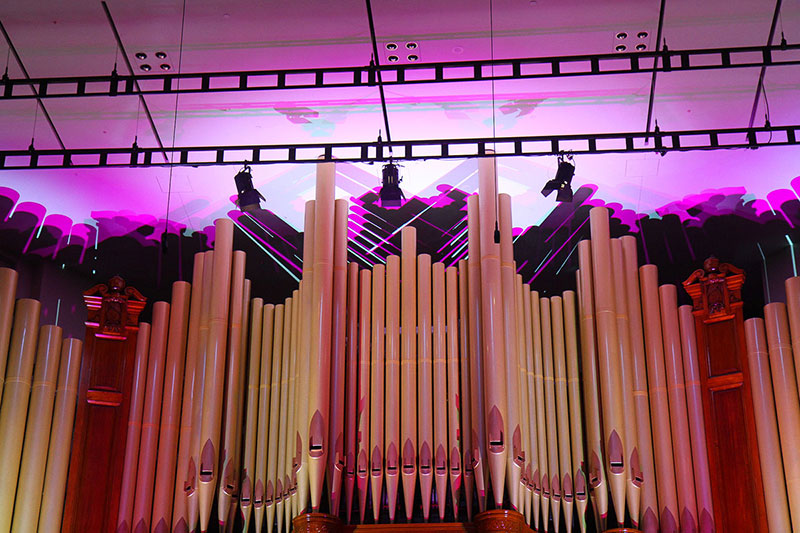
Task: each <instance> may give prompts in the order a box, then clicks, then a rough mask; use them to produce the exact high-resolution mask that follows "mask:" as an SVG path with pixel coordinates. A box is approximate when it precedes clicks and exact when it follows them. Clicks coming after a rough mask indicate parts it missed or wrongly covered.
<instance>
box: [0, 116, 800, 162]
mask: <svg viewBox="0 0 800 533" xmlns="http://www.w3.org/2000/svg"><path fill="white" fill-rule="evenodd" d="M648 138H649V139H650V140H649V141H648V140H647V139H648ZM798 139H800V125H792V126H771V127H761V128H729V129H706V130H683V131H669V132H668V131H658V130H656V131H655V132H651V133H647V132H634V133H594V134H583V135H556V136H532V137H497V138H471V139H438V140H411V141H395V142H393V143H391V147H392V151H393V157H394V159H396V160H420V159H460V158H470V157H481V156H485V155H487V154H488V153H490V150H494V151H495V154H496V155H497V156H544V155H553V154H558V153H560V152H571V153H573V154H608V153H635V152H656V153H661V154H662V155H664V154H666V153H667V152H684V151H695V150H721V149H735V148H750V149H756V148H761V147H768V146H790V145H798V144H800V142H798ZM388 148H389V143H386V142H384V143H377V142H374V141H372V142H350V143H326V144H299V145H290V144H281V145H263V146H259V145H244V146H195V147H175V148H166V152H167V154H168V155H169V156H170V161H172V162H163V161H162V160H161V157H158V158H154V157H153V156H154V155H158V154H161V153H162V150H161V148H140V147H137V146H132V147H129V148H81V149H73V150H59V149H53V150H33V151H31V150H2V151H0V170H9V169H51V168H108V167H131V168H139V167H155V166H169V165H175V166H194V167H199V166H212V165H241V164H243V163H244V162H247V163H249V164H274V163H315V162H319V161H321V160H322V161H325V160H328V161H330V160H334V159H335V160H337V161H340V162H346V161H361V162H368V163H375V162H382V161H386V160H387V159H388V157H389V150H388Z"/></svg>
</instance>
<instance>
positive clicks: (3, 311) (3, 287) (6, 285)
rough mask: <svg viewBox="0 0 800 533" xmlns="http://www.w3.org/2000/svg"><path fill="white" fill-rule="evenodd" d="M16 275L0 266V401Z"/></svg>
mask: <svg viewBox="0 0 800 533" xmlns="http://www.w3.org/2000/svg"><path fill="white" fill-rule="evenodd" d="M18 277H19V276H18V274H17V271H16V270H14V269H11V268H5V267H2V268H0V402H2V399H3V383H4V382H5V379H6V362H7V361H8V343H9V341H10V340H11V325H12V323H13V319H14V298H15V297H16V294H17V279H18Z"/></svg>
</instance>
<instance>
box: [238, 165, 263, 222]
mask: <svg viewBox="0 0 800 533" xmlns="http://www.w3.org/2000/svg"><path fill="white" fill-rule="evenodd" d="M233 181H235V182H236V192H237V194H238V199H237V200H236V205H237V206H238V207H239V209H240V210H242V211H244V212H246V213H250V212H254V211H258V210H260V209H261V200H266V198H264V197H263V196H262V195H261V193H260V192H258V191H257V190H256V189H255V187H253V175H252V174H250V167H249V166H248V165H245V166H244V168H242V170H240V171H239V173H238V174H236V176H234V178H233Z"/></svg>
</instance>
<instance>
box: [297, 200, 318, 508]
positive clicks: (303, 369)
mask: <svg viewBox="0 0 800 533" xmlns="http://www.w3.org/2000/svg"><path fill="white" fill-rule="evenodd" d="M315 226H316V201H315V200H309V201H308V202H306V210H305V218H304V220H303V287H304V288H303V297H302V300H303V302H302V306H303V312H302V314H301V315H300V316H301V317H302V318H301V322H300V331H301V335H300V352H299V354H298V357H299V359H298V360H299V365H298V366H299V368H298V369H297V370H298V373H297V375H298V378H299V381H298V382H297V390H298V391H308V389H309V385H310V382H309V379H310V371H311V369H310V367H309V365H310V361H311V359H310V357H311V327H312V322H313V321H312V317H311V314H312V304H313V298H312V293H313V290H314V234H315V232H316V228H315ZM296 400H297V404H296V405H295V420H296V422H295V424H296V427H297V443H298V447H299V450H300V456H299V463H298V464H299V466H298V468H297V496H296V500H297V504H296V509H295V510H294V514H295V515H298V514H300V513H301V512H302V511H305V509H306V507H307V506H308V454H307V453H306V450H307V448H308V421H309V417H308V405H309V404H308V401H309V395H308V394H298V395H297V399H296ZM292 505H293V506H295V504H294V503H293V504H292Z"/></svg>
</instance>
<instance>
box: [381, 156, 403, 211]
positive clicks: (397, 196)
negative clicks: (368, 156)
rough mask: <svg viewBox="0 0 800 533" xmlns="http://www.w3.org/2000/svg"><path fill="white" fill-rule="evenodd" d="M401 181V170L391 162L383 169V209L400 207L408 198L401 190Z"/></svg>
mask: <svg viewBox="0 0 800 533" xmlns="http://www.w3.org/2000/svg"><path fill="white" fill-rule="evenodd" d="M400 181H401V179H400V168H399V167H398V166H397V165H395V164H394V163H392V162H391V161H389V163H388V164H386V165H384V167H383V185H382V187H381V191H380V193H379V196H380V199H381V207H400V203H401V202H402V200H405V198H406V197H405V195H404V194H403V191H402V190H400Z"/></svg>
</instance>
